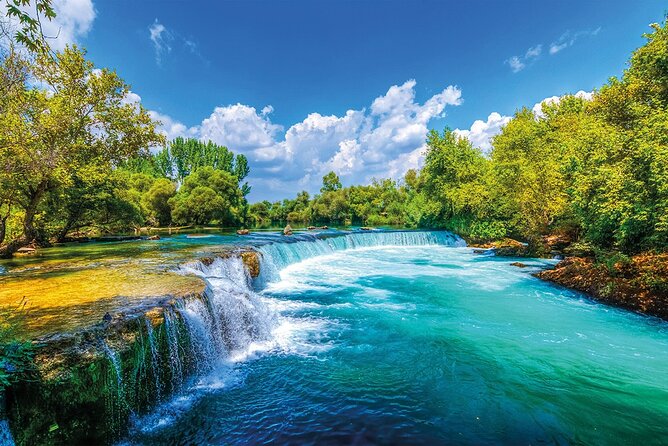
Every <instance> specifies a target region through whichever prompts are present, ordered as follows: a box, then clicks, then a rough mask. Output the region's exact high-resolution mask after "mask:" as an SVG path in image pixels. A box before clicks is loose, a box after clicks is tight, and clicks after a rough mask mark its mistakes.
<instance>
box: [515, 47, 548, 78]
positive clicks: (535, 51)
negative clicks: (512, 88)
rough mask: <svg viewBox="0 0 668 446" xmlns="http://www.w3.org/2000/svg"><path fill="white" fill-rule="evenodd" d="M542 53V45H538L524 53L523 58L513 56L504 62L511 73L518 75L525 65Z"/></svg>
mask: <svg viewBox="0 0 668 446" xmlns="http://www.w3.org/2000/svg"><path fill="white" fill-rule="evenodd" d="M542 52H543V45H541V44H538V45H535V46H532V47H530V48H529V49H527V50H526V52H525V53H524V56H513V57H511V58H509V59H507V60H506V63H507V64H508V65H509V66H510V69H511V70H512V72H513V73H519V72H520V71H522V70H523V69H524V68H526V66H527V64H528V63H530V62H531V61H532V60H533V59H537V58H538V57H540V55H541V53H542Z"/></svg>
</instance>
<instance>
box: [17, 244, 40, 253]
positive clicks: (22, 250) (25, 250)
mask: <svg viewBox="0 0 668 446" xmlns="http://www.w3.org/2000/svg"><path fill="white" fill-rule="evenodd" d="M35 252H37V250H36V249H35V248H32V247H30V246H24V247H23V248H19V249H18V250H17V251H16V253H17V254H23V255H29V254H35Z"/></svg>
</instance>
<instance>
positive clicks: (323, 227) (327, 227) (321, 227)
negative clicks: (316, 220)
mask: <svg viewBox="0 0 668 446" xmlns="http://www.w3.org/2000/svg"><path fill="white" fill-rule="evenodd" d="M320 229H329V226H320Z"/></svg>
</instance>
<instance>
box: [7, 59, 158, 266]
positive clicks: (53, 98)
mask: <svg viewBox="0 0 668 446" xmlns="http://www.w3.org/2000/svg"><path fill="white" fill-rule="evenodd" d="M31 74H32V75H33V76H34V79H35V80H37V81H38V82H39V84H41V85H45V86H46V88H38V87H34V86H33V85H35V84H30V85H28V84H27V83H24V85H23V88H22V89H21V91H20V93H19V94H17V95H15V96H14V97H12V100H11V101H9V104H8V105H7V108H6V112H5V113H3V114H2V115H1V116H0V134H2V135H3V140H2V146H1V147H0V164H1V165H3V166H4V168H5V171H6V172H9V173H10V174H11V175H13V177H14V179H15V180H14V181H13V183H12V184H13V186H14V190H15V192H16V193H17V196H18V204H19V205H20V206H21V207H22V208H23V210H24V214H25V216H24V219H23V231H22V232H23V233H22V235H21V236H20V237H19V238H17V239H15V240H13V241H12V242H11V243H8V244H7V245H4V246H3V247H2V248H0V255H10V254H11V253H12V252H14V251H15V250H16V249H18V248H19V247H20V246H23V245H25V244H28V243H30V242H32V241H33V240H37V241H39V239H40V236H39V234H38V232H37V230H36V228H35V225H34V221H35V216H36V214H37V212H38V211H39V207H40V205H41V204H42V202H43V200H44V198H45V196H46V194H47V193H49V192H50V191H53V190H55V189H56V188H58V187H60V186H63V185H64V186H67V185H70V184H71V183H72V181H73V177H74V175H76V174H77V172H80V171H81V170H82V169H85V168H86V167H88V166H90V165H102V166H107V167H108V168H112V167H113V166H114V165H116V164H118V163H120V162H122V161H123V160H125V159H128V158H129V157H131V156H135V155H137V154H138V153H140V152H142V151H143V150H147V148H148V147H149V146H151V145H154V144H159V143H161V142H163V137H162V136H161V135H159V134H158V133H157V132H156V131H155V123H154V122H153V121H152V120H151V118H150V116H149V115H148V113H147V112H146V111H145V110H144V109H143V108H142V107H141V106H139V107H137V106H135V105H131V104H127V103H126V102H125V101H124V99H125V97H126V96H127V94H128V93H129V87H128V85H127V84H125V83H124V82H123V81H122V80H121V79H120V78H119V77H118V75H117V74H116V73H115V72H113V71H109V70H106V69H103V70H94V67H93V64H92V63H91V62H90V61H87V60H86V58H85V52H84V51H82V50H80V49H78V48H76V47H68V48H66V49H65V50H64V51H63V52H61V53H57V54H55V57H53V58H52V57H50V56H49V55H46V54H42V55H40V56H39V57H38V58H37V61H36V63H35V65H34V67H32V70H31Z"/></svg>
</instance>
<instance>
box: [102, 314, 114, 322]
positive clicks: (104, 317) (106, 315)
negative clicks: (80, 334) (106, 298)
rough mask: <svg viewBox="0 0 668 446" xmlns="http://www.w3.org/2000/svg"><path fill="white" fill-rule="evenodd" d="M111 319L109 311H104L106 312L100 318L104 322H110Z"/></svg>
mask: <svg viewBox="0 0 668 446" xmlns="http://www.w3.org/2000/svg"><path fill="white" fill-rule="evenodd" d="M111 319H112V318H111V314H109V312H106V313H105V314H104V316H102V320H103V321H104V322H111Z"/></svg>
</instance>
